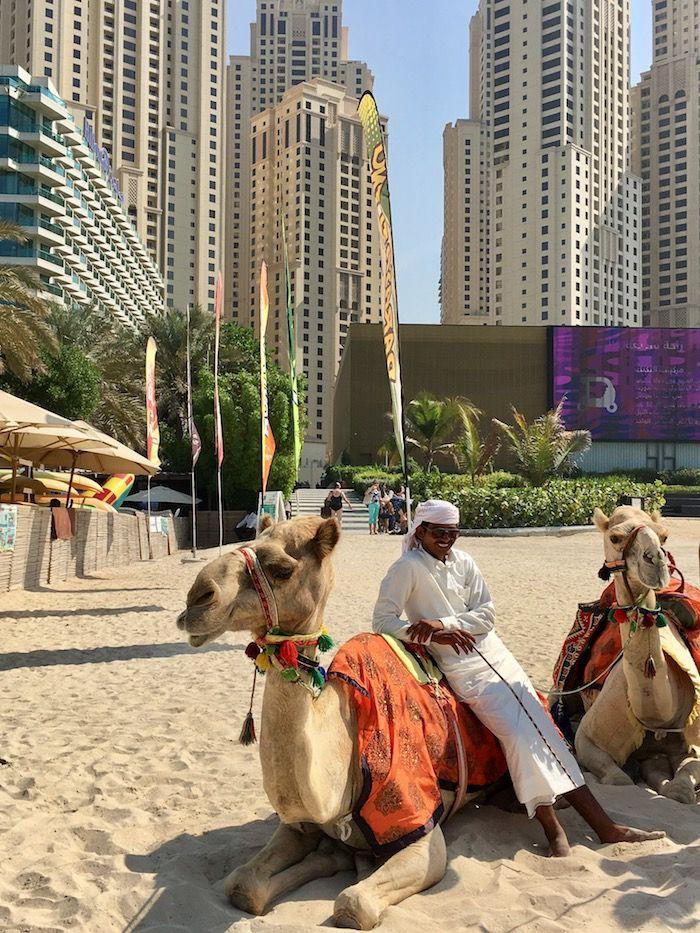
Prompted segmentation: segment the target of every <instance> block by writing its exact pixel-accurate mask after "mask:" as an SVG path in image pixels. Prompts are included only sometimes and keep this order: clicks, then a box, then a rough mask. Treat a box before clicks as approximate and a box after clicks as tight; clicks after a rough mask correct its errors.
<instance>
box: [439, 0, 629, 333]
mask: <svg viewBox="0 0 700 933" xmlns="http://www.w3.org/2000/svg"><path fill="white" fill-rule="evenodd" d="M470 116H471V122H475V121H478V123H479V124H480V125H481V133H482V137H481V141H480V143H479V158H480V159H481V156H482V153H483V155H484V156H485V158H486V159H487V160H488V166H487V168H486V173H485V174H486V179H485V180H482V182H481V185H480V188H481V190H480V197H481V199H482V200H481V207H480V217H482V218H483V220H482V223H483V229H485V234H484V233H483V232H482V237H483V239H482V243H481V244H480V248H479V259H480V260H481V257H482V247H483V257H484V261H483V262H481V261H480V262H478V263H477V262H475V259H474V249H475V247H474V244H473V243H471V242H470V244H469V247H470V248H469V249H468V250H467V249H466V248H465V247H464V246H462V247H461V249H460V248H459V247H458V248H457V249H456V250H455V257H454V260H453V261H452V262H451V263H450V262H448V261H447V258H449V249H450V248H451V247H450V246H449V244H448V243H447V242H446V243H445V246H444V247H443V256H444V257H446V259H445V260H444V268H443V276H442V283H441V284H442V302H443V303H442V320H443V322H445V323H491V324H519V325H520V324H591V325H593V324H606V325H625V326H636V325H640V324H641V322H642V320H641V271H640V260H641V250H640V246H641V244H640V232H641V181H640V179H639V178H638V177H637V176H635V175H633V174H631V172H630V170H629V162H630V151H629V150H630V128H629V0H593V2H591V3H584V2H583V0H575V2H571V0H555V2H552V3H546V2H545V3H543V4H541V5H538V6H535V7H533V6H532V5H531V4H528V3H527V2H526V0H511V2H509V0H481V3H480V5H479V10H478V12H477V13H476V14H475V16H474V17H473V19H472V22H471V27H470ZM470 134H471V137H470V153H469V157H470V159H471V158H473V152H474V147H475V141H476V128H475V127H472V129H471V130H470ZM451 136H452V134H451V133H450V132H449V130H448V131H447V132H446V136H445V173H446V184H445V188H446V191H447V190H448V188H449V190H450V191H451V192H452V193H453V194H452V196H451V198H450V209H452V207H453V205H454V204H461V205H463V204H464V199H465V197H466V196H467V192H466V190H465V186H466V185H467V184H469V187H470V189H471V190H470V192H469V194H470V196H471V195H472V193H473V190H474V173H475V168H476V167H475V165H471V166H469V167H468V168H469V170H468V171H465V165H464V162H465V159H466V156H467V152H466V139H465V140H464V146H463V149H462V152H461V153H460V157H459V158H457V157H456V156H455V155H454V154H451V153H450V151H449V146H453V147H454V142H453V140H452V138H451ZM450 173H452V177H451V178H449V180H448V177H447V176H448V175H450ZM455 173H456V176H455ZM470 207H473V205H470ZM455 223H456V222H455V219H454V217H452V218H451V217H450V216H449V212H448V209H447V197H446V218H445V238H446V241H447V239H448V238H449V237H450V236H452V235H453V231H454V229H455ZM462 235H464V234H462ZM469 235H470V236H471V235H472V234H471V231H470V234H469ZM465 245H466V244H465ZM460 255H462V256H463V257H464V259H463V264H462V261H461V260H459V259H458V258H457V257H458V256H460ZM465 277H466V278H468V279H471V278H472V277H478V279H479V282H478V287H477V285H476V283H471V284H470V286H469V288H468V289H466V290H465V289H464V287H463V285H464V279H465ZM482 294H483V295H485V296H487V303H486V306H484V305H483V304H482V303H481V301H478V302H477V303H476V304H475V301H474V296H475V295H479V296H481V295H482Z"/></svg>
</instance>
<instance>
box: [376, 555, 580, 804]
mask: <svg viewBox="0 0 700 933" xmlns="http://www.w3.org/2000/svg"><path fill="white" fill-rule="evenodd" d="M403 614H405V616H406V618H402V615H403ZM422 619H440V621H441V622H442V624H443V626H444V627H445V629H447V630H456V629H462V630H463V631H465V632H469V633H471V634H472V635H474V637H475V647H476V648H477V649H478V651H479V652H480V654H481V655H483V657H480V655H479V654H477V653H476V651H472V652H470V653H469V654H466V655H465V654H462V653H461V654H459V655H457V654H455V651H454V649H453V648H452V647H450V646H449V645H437V644H432V643H429V644H428V645H427V648H428V650H429V651H430V653H431V655H432V656H433V658H434V659H435V661H436V663H437V664H438V666H439V667H440V669H441V670H442V671H443V673H444V674H445V676H446V677H447V680H448V681H449V683H450V686H451V687H452V689H453V690H454V692H455V693H456V694H457V696H458V697H459V698H460V699H461V700H463V701H464V702H465V703H468V704H469V706H470V707H471V708H472V709H473V710H474V712H475V713H476V715H477V716H478V717H479V719H480V720H481V721H482V722H483V723H484V725H486V726H487V727H488V728H489V729H490V730H491V731H492V732H493V733H494V735H495V736H496V737H497V738H498V740H499V742H500V743H501V746H502V748H503V752H504V754H505V756H506V761H507V762H508V770H509V771H510V776H511V779H512V781H513V787H514V788H515V793H516V794H517V797H518V800H520V802H521V803H522V804H524V806H525V807H526V808H527V812H528V815H529V816H530V817H531V818H532V817H533V816H534V815H535V810H536V809H537V807H539V806H540V805H542V804H552V803H554V801H555V800H556V799H557V797H559V796H560V795H561V794H564V793H566V792H567V791H570V790H573V789H574V788H576V787H581V786H582V785H583V783H584V780H583V775H582V774H581V771H580V769H579V767H578V765H577V764H576V761H575V759H574V757H573V755H572V754H571V752H570V751H569V749H568V747H567V746H566V743H565V742H564V741H563V740H562V738H561V736H560V735H559V733H558V731H557V729H556V728H555V726H554V724H553V723H552V721H551V719H550V718H549V716H548V715H547V713H546V712H545V710H544V709H543V708H542V704H541V703H540V701H539V699H538V698H537V694H536V693H535V690H534V688H533V686H532V684H531V683H530V681H529V679H528V677H527V674H526V673H525V671H524V670H523V669H522V667H521V666H520V665H519V664H518V662H517V661H516V660H515V658H514V657H513V655H512V654H511V653H510V651H508V649H507V648H506V646H505V645H504V644H503V642H502V641H501V639H500V638H499V637H498V635H497V634H496V632H495V631H494V630H493V629H494V623H495V619H496V614H495V610H494V607H493V603H492V601H491V594H490V593H489V591H488V588H487V586H486V583H485V582H484V578H483V577H482V576H481V574H480V573H479V570H478V568H477V566H476V564H475V563H474V561H473V560H472V558H471V557H470V556H469V554H467V553H466V552H465V551H460V550H456V549H453V550H452V551H451V552H450V554H449V556H448V557H447V559H446V560H445V562H444V563H443V562H442V561H440V560H438V559H436V558H434V557H432V556H431V555H430V554H428V553H427V551H424V550H423V549H422V548H417V549H415V550H412V551H408V553H406V554H404V555H403V557H401V558H400V559H399V560H398V561H396V563H395V564H393V565H392V566H391V567H390V568H389V570H388V572H387V575H386V577H385V578H384V580H383V581H382V585H381V588H380V590H379V598H378V599H377V605H376V606H375V609H374V619H373V626H372V627H373V629H374V631H375V632H380V633H382V634H386V635H393V636H394V637H395V638H400V639H401V640H402V641H408V640H409V639H408V637H407V635H406V632H407V630H408V628H409V625H411V624H412V623H414V622H420V621H421V620H422ZM406 620H408V621H406ZM484 659H487V660H488V661H489V662H490V663H491V664H492V665H493V667H494V668H495V669H496V670H497V671H498V673H499V674H500V675H501V677H503V678H504V679H505V680H506V681H507V682H508V684H510V686H511V687H512V688H513V690H514V691H515V692H516V694H517V696H518V699H519V700H520V703H522V704H523V706H524V707H525V709H527V711H528V713H529V714H530V716H531V717H532V718H533V719H534V721H535V723H536V724H537V728H538V729H539V731H540V732H541V733H542V735H543V736H544V737H545V739H546V742H543V741H542V738H541V737H540V735H538V732H537V730H536V729H535V727H534V726H533V724H532V722H531V721H530V720H529V719H528V717H527V715H526V714H525V712H524V711H523V708H522V706H521V705H520V703H518V701H517V700H516V698H515V697H514V696H513V694H512V693H511V691H510V690H509V689H508V686H507V685H506V684H505V683H503V681H502V680H501V679H500V678H499V677H497V676H496V674H495V673H494V672H493V671H492V670H491V669H490V668H489V666H488V665H487V664H486V662H485V660H484ZM548 746H549V747H548Z"/></svg>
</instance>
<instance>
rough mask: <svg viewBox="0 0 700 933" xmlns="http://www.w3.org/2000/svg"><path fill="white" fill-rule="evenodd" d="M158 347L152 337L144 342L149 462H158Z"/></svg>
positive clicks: (147, 451)
mask: <svg viewBox="0 0 700 933" xmlns="http://www.w3.org/2000/svg"><path fill="white" fill-rule="evenodd" d="M157 350H158V348H157V346H156V342H155V340H154V339H153V337H149V338H148V343H147V344H146V456H147V457H148V459H149V460H150V461H151V463H156V464H160V459H159V458H158V448H159V446H160V428H159V427H158V406H157V405H156V352H157Z"/></svg>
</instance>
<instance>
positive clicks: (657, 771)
mask: <svg viewBox="0 0 700 933" xmlns="http://www.w3.org/2000/svg"><path fill="white" fill-rule="evenodd" d="M639 770H640V771H641V772H642V779H643V780H644V783H645V784H648V785H649V787H651V789H652V790H653V791H656V793H657V794H662V795H665V791H664V787H667V786H668V785H669V784H670V782H671V777H672V776H673V769H672V768H671V763H670V762H669V760H668V758H667V757H666V755H654V756H653V757H651V758H644V759H642V760H641V761H640V762H639Z"/></svg>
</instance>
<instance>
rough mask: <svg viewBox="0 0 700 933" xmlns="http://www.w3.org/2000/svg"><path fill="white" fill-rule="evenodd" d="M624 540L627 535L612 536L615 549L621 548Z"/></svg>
mask: <svg viewBox="0 0 700 933" xmlns="http://www.w3.org/2000/svg"><path fill="white" fill-rule="evenodd" d="M624 540H625V535H610V543H611V544H612V545H614V546H615V547H619V546H620V545H621V544H622V542H623V541H624Z"/></svg>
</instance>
